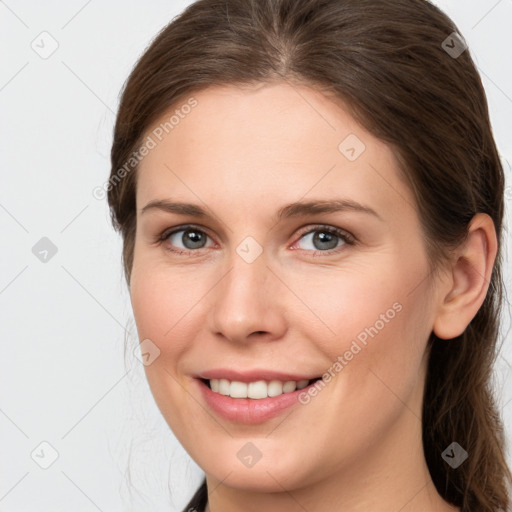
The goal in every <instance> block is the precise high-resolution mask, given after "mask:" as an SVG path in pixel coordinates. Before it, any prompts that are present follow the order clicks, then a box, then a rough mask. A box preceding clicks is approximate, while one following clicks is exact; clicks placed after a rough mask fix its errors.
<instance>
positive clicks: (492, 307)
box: [108, 0, 512, 512]
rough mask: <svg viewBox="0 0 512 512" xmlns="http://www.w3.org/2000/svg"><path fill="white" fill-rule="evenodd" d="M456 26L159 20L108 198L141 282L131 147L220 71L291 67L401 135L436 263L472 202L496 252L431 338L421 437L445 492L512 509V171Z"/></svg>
mask: <svg viewBox="0 0 512 512" xmlns="http://www.w3.org/2000/svg"><path fill="white" fill-rule="evenodd" d="M454 32H456V33H457V32H458V30H457V27H456V26H455V25H454V23H453V22H452V21H451V20H450V19H449V18H448V17H447V16H446V15H445V14H444V13H442V12H441V11H440V10H439V9H438V8H437V7H435V6H433V5H432V4H430V3H429V2H427V1H425V0H199V1H197V2H195V3H193V4H192V5H190V6H189V7H188V8H187V9H186V10H185V11H184V12H183V13H182V14H181V15H180V16H179V17H177V18H176V19H174V20H173V21H172V22H171V23H170V24H169V25H167V26H166V27H165V28H164V29H163V30H162V31H161V32H160V34H158V36H157V37H156V38H155V40H154V41H153V43H152V44H151V45H150V47H149V48H148V49H147V50H146V52H145V53H144V54H143V56H142V57H141V58H140V60H139V62H138V63H137V64H136V66H135V68H134V69H133V71H132V73H131V74H130V76H129V78H128V80H127V82H126V84H125V87H124V91H123V94H122V98H121V102H120V107H119V111H118V115H117V121H116V125H115V131H114V141H113V146H112V153H111V162H112V168H111V176H110V181H109V189H108V202H109V206H110V208H111V216H112V221H113V225H114V227H115V228H116V229H117V230H119V231H120V232H121V234H122V237H123V244H124V245H123V263H124V271H125V277H126V280H127V282H128V285H129V281H130V275H131V269H132V262H133V250H134V239H135V230H136V204H135V190H136V184H137V163H138V159H137V158H133V155H134V154H135V153H137V151H138V149H139V148H140V147H141V145H142V144H143V143H144V140H145V139H144V138H145V137H146V136H147V132H148V129H149V128H150V126H151V125H152V123H154V122H155V120H157V119H159V118H160V116H162V115H163V114H164V113H165V112H167V111H168V110H169V109H170V108H171V107H173V106H179V104H180V102H182V103H186V101H187V99H189V98H190V97H191V95H192V94H193V93H194V92H197V91H199V90H202V89H204V88H206V87H209V86H212V85H243V84H256V83H270V82H275V81H283V80H287V81H288V82H290V83H292V82H294V83H302V84H306V85H310V86H313V87H316V88H318V89H319V90H322V91H325V92H326V93H327V92H329V93H332V94H333V95H335V96H336V97H338V98H339V99H340V100H342V101H343V102H344V104H345V105H348V107H349V108H350V110H351V114H352V115H353V116H354V117H355V118H356V119H357V120H358V121H359V122H360V123H361V125H362V126H364V127H365V128H366V129H367V130H369V131H370V132H371V133H372V134H373V135H375V136H376V137H378V138H380V139H381V140H383V141H385V142H386V143H388V144H389V145H390V146H391V147H392V149H393V150H394V152H395V154H396V156H397V158H398V160H399V162H400V164H401V169H400V172H401V174H402V176H403V178H404V179H405V180H406V181H407V183H408V184H409V186H410V187H411V190H412V191H413V193H414V195H415V198H416V206H417V208H418V212H419V215H420V219H421V223H422V227H423V230H424V236H425V242H426V247H427V252H428V255H429V261H430V263H431V267H432V269H434V270H436V269H438V268H440V265H441V264H442V262H443V261H446V256H447V255H448V253H449V250H450V248H453V247H456V246H458V245H459V244H460V243H461V242H462V241H463V240H464V239H465V237H466V235H467V228H468V224H469V222H470V220H471V219H472V218H473V216H474V215H475V214H477V213H479V212H484V213H487V214H488V215H489V216H490V217H491V218H492V220H493V221H494V225H495V228H496V232H497V236H498V256H497V259H496V262H495V265H494V268H493V271H492V277H491V281H490V286H489V290H488V293H487V296H486V298H485V301H484V303H483V305H482V307H481V308H480V310H479V311H478V313H477V314H476V316H475V317H474V319H473V320H472V321H471V323H470V324H469V325H468V327H467V328H466V330H465V332H464V333H463V334H462V335H461V336H459V337H457V338H455V339H453V340H449V341H447V340H440V339H438V338H436V336H435V335H434V334H433V333H432V334H431V337H430V339H429V349H430V356H429V365H428V374H427V381H426V386H425V395H424V403H423V446H424V452H425V457H426V460H427V464H428V467H429V470H430V474H431V476H432V480H433V482H434V484H435V486H436V488H437V490H438V492H439V494H440V495H441V496H442V497H443V498H444V499H445V500H446V501H448V502H449V503H451V504H453V505H455V506H458V507H461V510H462V512H498V511H505V510H507V509H508V506H509V495H508V489H509V484H510V482H511V481H512V475H511V473H510V471H509V468H508V467H507V464H506V461H505V457H504V450H505V439H504V433H503V426H502V422H501V419H500V415H499V413H498V410H497V406H496V402H495V399H494V396H493V390H492V381H491V377H492V367H493V364H494V361H495V359H496V356H497V352H498V348H499V347H498V346H497V338H498V325H499V315H500V307H501V304H502V295H503V282H502V274H501V245H502V244H501V232H502V219H503V210H504V200H503V195H504V174H503V169H502V166H501V163H500V159H499V156H498V152H497V149H496V145H495V142H494V140H493V136H492V132H491V127H490V122H489V115H488V107H487V101H486V98H485V93H484V89H483V87H482V83H481V80H480V77H479V75H478V73H477V71H476V68H475V65H474V63H473V61H472V59H471V56H470V53H469V50H465V47H464V45H463V40H462V39H460V38H458V36H456V35H454V34H453V33H454ZM447 41H448V43H447ZM450 49H455V50H452V51H450ZM134 152H135V153H134ZM137 154H139V153H137ZM122 169H124V172H121V170H122ZM120 176H121V177H120ZM453 441H456V442H457V443H458V444H459V445H461V446H462V447H463V448H464V449H465V450H466V451H467V452H468V454H469V457H468V459H467V460H466V461H465V462H464V463H463V464H462V465H460V466H459V467H457V468H456V469H452V468H451V467H450V466H449V465H448V464H447V463H446V462H445V461H444V460H443V458H442V452H443V451H444V450H445V449H446V448H447V447H448V446H449V445H450V444H451V443H452V442H453ZM201 493H202V497H200V494H201ZM197 496H198V498H197V500H196V501H192V502H191V503H190V504H189V505H191V506H193V505H194V504H196V505H201V506H202V505H204V503H205V499H206V490H205V486H204V484H203V486H202V487H201V492H200V493H198V495H197Z"/></svg>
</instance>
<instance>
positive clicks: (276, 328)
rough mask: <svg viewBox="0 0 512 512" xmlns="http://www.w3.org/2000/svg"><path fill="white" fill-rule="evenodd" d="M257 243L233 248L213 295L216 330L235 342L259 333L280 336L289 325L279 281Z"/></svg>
mask: <svg viewBox="0 0 512 512" xmlns="http://www.w3.org/2000/svg"><path fill="white" fill-rule="evenodd" d="M254 242H255V241H253V240H245V241H243V242H242V243H241V244H240V245H239V246H238V247H237V248H236V250H235V251H233V253H232V255H231V257H230V261H229V270H228V271H227V273H226V274H225V275H224V277H223V278H222V279H221V281H220V282H219V283H218V285H217V286H216V287H215V292H214V294H213V297H212V298H213V305H212V315H211V321H212V329H213V330H214V331H215V332H216V333H221V334H222V335H224V336H225V337H226V338H228V339H230V340H233V341H243V340H245V339H246V338H247V337H248V336H250V335H251V334H252V333H255V332H265V333H269V334H270V335H271V337H279V336H281V335H282V331H283V329H284V328H285V325H284V316H283V314H282V311H281V308H280V307H279V298H278V297H279V292H278V283H277V282H276V279H275V277H274V276H273V274H272V272H271V271H270V269H269V268H268V266H267V265H268V261H267V258H266V257H265V256H266V255H265V254H264V253H263V250H262V248H261V250H259V249H258V247H256V245H255V243H254ZM258 245H259V244H258Z"/></svg>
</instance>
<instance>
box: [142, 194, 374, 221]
mask: <svg viewBox="0 0 512 512" xmlns="http://www.w3.org/2000/svg"><path fill="white" fill-rule="evenodd" d="M150 210H160V211H164V212H167V213H177V214H181V215H189V216H192V217H207V216H208V213H207V212H206V210H204V209H203V208H202V207H201V206H199V205H196V204H192V203H183V202H176V201H170V200H168V199H155V200H153V201H150V202H149V203H148V204H146V206H144V207H143V208H142V209H141V214H144V213H145V212H147V211H150ZM344 211H355V212H360V213H366V214H370V215H372V216H374V217H376V218H378V219H380V220H383V219H382V217H381V216H380V215H379V214H378V213H377V212H376V211H375V210H374V209H373V208H370V207H369V206H365V205H362V204H361V203H358V202H357V201H353V200H351V199H331V200H313V201H298V202H295V203H291V204H288V205H286V206H283V207H282V208H280V209H279V210H278V212H277V214H276V216H275V220H276V221H280V220H283V219H288V218H292V217H304V216H306V215H315V214H318V213H338V212H344Z"/></svg>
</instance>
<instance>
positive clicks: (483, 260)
mask: <svg viewBox="0 0 512 512" xmlns="http://www.w3.org/2000/svg"><path fill="white" fill-rule="evenodd" d="M497 249H498V242H497V238H496V229H495V228H494V222H493V221H492V219H491V217H489V215H487V214H485V213H478V214H477V215H475V216H474V217H473V219H472V220H471V222H470V225H469V232H468V237H467V239H466V241H465V242H464V244H462V246H461V247H460V248H458V249H457V250H456V251H455V255H454V260H453V261H454V262H453V263H452V264H451V267H450V268H449V269H448V279H447V280H446V281H443V284H442V286H441V287H440V295H439V305H438V310H437V315H436V318H435V321H434V326H433V331H434V334H435V335H436V336H437V337H438V338H441V339H446V340H448V339H452V338H455V337H457V336H460V335H461V334H462V333H463V332H464V330H465V329H466V327H467V326H468V325H469V323H470V322H471V320H472V319H473V318H474V317H475V315H476V314H477V312H478V310H479V309H480V307H481V305H482V304H483V302H484V299H485V296H486V295H487V290H488V288H489V283H490V280H491V273H492V269H493V266H494V261H495V259H496V253H497Z"/></svg>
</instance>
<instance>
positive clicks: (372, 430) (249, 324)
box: [130, 82, 496, 512]
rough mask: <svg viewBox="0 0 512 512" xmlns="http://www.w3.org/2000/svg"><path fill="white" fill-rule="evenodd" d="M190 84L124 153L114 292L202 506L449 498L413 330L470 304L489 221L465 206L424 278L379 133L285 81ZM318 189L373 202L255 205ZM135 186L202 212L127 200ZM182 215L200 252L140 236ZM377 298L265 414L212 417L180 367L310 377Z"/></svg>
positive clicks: (364, 505)
mask: <svg viewBox="0 0 512 512" xmlns="http://www.w3.org/2000/svg"><path fill="white" fill-rule="evenodd" d="M193 96H194V98H195V99H196V100H197V101H198V105H197V106H196V107H195V108H194V109H193V110H192V112H191V113H190V114H189V115H188V116H186V117H185V118H184V119H182V120H180V123H179V124H178V125H177V126H175V128H174V129H173V131H172V132H171V133H169V135H167V136H166V137H165V138H164V139H163V140H162V141H161V142H160V143H159V144H158V146H157V147H156V148H154V149H152V150H151V151H150V152H149V154H148V155H147V156H146V157H145V158H144V159H143V161H142V162H141V164H140V167H139V171H138V172H139V174H138V185H137V195H136V201H137V233H136V240H135V252H134V263H133V272H132V277H131V282H130V292H131V300H132V305H133V311H134V315H135V320H136V324H137V329H138V334H139V338H140V340H144V339H150V340H151V341H152V342H153V343H154V344H155V345H156V346H158V348H159V350H160V355H159V357H157V358H156V359H155V360H154V362H152V363H151V364H149V365H148V366H145V371H146V375H147V379H148V382H149V385H150V387H151V390H152V393H153V395H154V398H155V401H156V403H157V405H158V407H159V408H160V410H161V412H162V414H163V416H164V418H165V419H166V421H167V423H168V424H169V426H170V427H171V429H172V431H173V432H174V434H175V435H176V437H177V438H178V440H179V441H180V442H181V443H182V445H183V446H184V448H185V449H186V450H187V451H188V452H189V454H190V455H191V456H192V458H193V459H194V460H195V461H196V462H197V464H198V465H199V466H200V467H201V468H202V469H203V470H204V471H205V473H206V476H207V484H208V489H209V509H208V510H210V511H212V512H221V511H222V512H230V511H239V510H246V511H263V510H264V511H266V512H272V511H282V510H287V511H304V510H307V511H308V512H314V511H325V510H328V509H331V510H341V509H343V510H344V512H356V511H363V510H364V511H367V510H379V511H382V512H388V511H389V512H397V511H398V510H400V512H412V511H417V510H422V511H432V512H433V511H448V510H450V511H453V510H459V509H456V508H455V507H452V506H450V505H449V504H448V503H446V502H445V501H444V500H443V499H442V498H441V496H440V495H439V494H438V493H437V492H436V489H435V487H434V485H433V483H432V481H431V479H430V476H429V473H428V468H427V465H426V462H425V458H424V454H423V447H422V441H421V404H422V394H423V389H424V382H425V375H426V363H427V352H426V347H427V340H428V337H429V335H430V333H431V332H432V331H434V332H435V333H436V334H437V335H438V336H439V337H441V338H444V339H449V338H452V337H454V336H457V335H459V334H460V333H462V332H463V331H464V329H465V328H466V326H467V325H468V324H469V322H470V321H471V319H472V318H473V317H474V315H475V314H476V312H477V311H478V309H479V307H480V306H481V304H482V302H483V300H484V298H485V294H486V292H487V287H488V281H489V278H490V273H491V270H492V265H493V263H494V259H495V256H496V235H495V231H494V227H493V223H492V221H491V219H490V218H489V217H488V216H487V215H484V214H479V215H477V216H476V217H475V218H474V219H473V221H472V223H471V226H470V234H469V237H468V239H467V242H466V243H465V244H464V246H463V247H461V248H459V250H457V251H456V252H454V254H453V258H452V260H451V261H450V262H449V263H448V264H447V266H446V268H445V270H444V271H443V272H442V273H440V274H439V276H437V277H435V279H434V277H433V275H432V274H430V273H429V267H428V260H427V256H426V251H425V245H424V237H423V235H422V230H421V225H420V222H419V219H418V215H417V211H416V207H415V202H414V199H413V196H412V193H411V192H410V190H409V189H408V187H407V186H406V185H405V183H404V182H403V181H401V180H400V178H399V176H398V172H397V162H396V160H395V157H394V155H393V153H392V151H391V149H390V148H389V147H388V146H387V145H386V144H384V143H383V142H381V141H380V140H378V139H376V138H375V137H373V136H372V135H371V134H370V133H368V132H367V131H366V130H365V129H363V128H362V127H361V126H360V125H359V124H358V123H356V121H355V120H354V119H353V118H352V117H351V116H350V115H349V113H348V112H347V110H346V109H344V108H343V105H342V104H341V103H340V102H339V101H338V102H335V101H334V99H333V98H329V97H327V96H325V95H323V94H322V93H320V92H319V91H317V90H314V89H311V88H309V87H307V86H304V85H301V86H298V85H291V84H289V83H285V82H280V83H275V84H271V85H270V84H266V85H262V84H260V85H258V86H257V87H244V88H240V87H234V86H223V87H219V86H216V87H210V88H208V89H205V90H203V91H201V92H199V93H197V94H194V95H193ZM183 103H185V102H183ZM174 108H176V107H174ZM174 108H173V109H172V111H173V110H174ZM168 118H169V115H168V113H166V114H165V115H163V116H162V118H161V119H160V120H159V121H158V122H157V123H155V126H156V125H158V124H159V123H160V122H162V121H164V120H166V119H168ZM148 133H150V131H148ZM349 134H355V135H356V136H357V137H358V138H359V139H360V140H361V141H363V143H364V144H365V146H366V149H365V150H364V151H363V152H362V153H361V154H360V156H359V157H358V158H357V159H356V160H355V161H349V160H348V159H347V158H346V157H345V156H344V155H343V154H342V152H340V150H338V145H339V144H340V142H341V141H343V140H344V139H345V138H346V137H347V136H348V135H349ZM338 198H348V199H351V200H355V201H358V202H360V203H362V204H364V205H367V206H369V207H371V208H372V209H374V210H375V211H376V212H377V213H378V215H379V216H380V217H381V218H380V219H379V218H377V217H376V216H372V215H369V214H365V213H362V212H356V211H343V212H336V213H321V214H314V215H312V214H309V215H306V216H304V217H300V218H291V219H284V220H281V221H279V222H276V221H275V219H274V216H275V214H276V212H277V211H278V209H279V208H281V207H282V206H284V205H286V204H289V203H293V202H295V201H300V200H313V199H315V200H325V199H338ZM155 199H157V200H158V199H172V200H175V201H183V202H188V203H193V204H196V205H199V206H202V207H203V208H205V209H207V211H208V215H207V216H206V217H203V218H196V217H191V216H188V215H182V214H177V213H169V212H164V211H160V210H158V209H148V210H146V211H145V212H144V213H143V212H142V208H143V207H144V206H145V205H147V204H148V203H149V202H150V201H152V200H155ZM188 224H194V225H195V226H197V228H198V229H201V230H202V232H203V233H206V235H208V238H206V244H205V246H204V247H203V248H199V249H194V248H192V249H190V248H189V247H190V245H189V246H185V245H183V239H182V235H183V232H180V233H178V235H173V236H172V237H170V238H167V240H165V241H160V242H158V241H156V240H157V239H158V237H159V235H160V234H162V233H164V232H165V231H166V230H169V229H170V228H179V227H180V226H183V225H188ZM317 224H321V225H322V226H328V227H330V226H332V227H338V228H340V229H342V230H345V231H347V232H348V233H350V234H352V235H353V236H354V237H355V238H356V240H357V243H356V244H355V245H349V244H346V243H344V241H343V240H342V239H341V238H336V237H335V241H337V242H338V246H337V247H336V248H335V249H329V248H328V249H327V250H326V249H323V252H322V248H323V247H325V244H324V245H323V246H322V245H321V244H320V245H319V244H318V243H317V244H314V243H313V241H312V235H309V236H308V235H307V234H306V233H308V232H310V231H311V230H312V229H313V228H316V225H317ZM316 229H318V230H319V231H322V228H316ZM203 236H204V235H203ZM248 236H251V237H253V238H254V239H255V240H256V241H257V242H258V243H259V244H260V246H261V248H262V249H263V252H262V254H261V255H260V256H259V257H257V258H256V259H255V260H254V261H253V262H252V263H247V262H246V261H245V260H244V259H243V258H242V257H240V256H239V254H238V253H237V252H236V248H237V247H238V246H239V244H240V243H241V242H242V241H243V240H244V239H245V238H246V237H248ZM173 244H174V245H173ZM173 247H174V248H175V249H176V250H183V251H185V254H178V253H173V252H170V251H169V250H168V249H169V248H173ZM329 247H330V246H329ZM340 248H341V249H340ZM315 251H316V254H313V253H314V252H315ZM336 251H338V252H336ZM395 303H399V304H400V305H401V307H402V309H401V311H400V312H399V313H397V314H396V315H395V316H394V318H393V319H391V320H389V321H388V322H387V323H385V326H384V328H382V329H381V330H380V331H379V332H378V334H377V335H375V336H374V337H373V338H369V339H368V343H367V345H366V346H364V348H362V350H360V352H358V353H357V355H355V356H354V357H353V359H352V360H350V361H349V362H348V363H347V364H346V366H344V367H343V369H342V371H340V372H339V373H338V374H337V375H336V376H335V377H334V378H333V379H332V380H331V381H330V382H329V383H328V384H327V385H326V386H325V388H324V389H323V390H322V391H321V392H319V393H318V395H317V396H315V397H314V398H312V399H311V401H310V402H309V403H308V404H307V405H300V404H297V405H295V406H293V408H291V409H288V410H286V411H285V412H284V413H282V414H280V415H279V416H277V417H276V418H274V419H271V420H269V421H267V422H263V423H259V424H256V425H242V424H239V423H235V422H230V421H227V420H225V419H223V418H222V417H219V416H217V415H216V414H215V413H214V412H212V411H211V410H210V409H208V406H207V405H206V403H205V402H204V400H203V398H202V396H201V395H200V393H199V392H198V387H197V385H196V384H197V383H196V382H195V381H194V379H193V378H192V375H194V374H197V373H198V372H200V371H204V370H207V369H211V368H219V367H228V368H230V367H234V368H238V369H252V368H269V369H272V370H276V371H288V372H293V373H295V372H298V373H301V374H305V375H322V373H323V372H325V371H326V370H327V369H328V368H329V367H332V365H333V363H334V362H335V361H336V360H337V357H338V356H340V355H343V354H344V353H345V352H346V351H347V350H348V349H349V348H350V345H351V343H352V341H353V340H354V339H356V337H357V335H358V334H359V333H361V332H362V331H364V329H365V328H367V327H370V326H373V325H375V323H376V321H377V320H379V318H381V317H380V315H381V314H385V313H386V311H387V310H389V309H390V308H392V305H393V304H395ZM447 343H449V341H447ZM247 442H251V443H253V444H254V445H255V446H256V447H257V449H258V450H259V451H260V452H261V454H262V457H261V459H260V460H259V461H258V462H257V463H256V464H255V465H254V466H252V467H246V466H244V464H242V463H241V461H240V460H239V458H238V457H237V452H238V451H239V450H240V449H241V448H242V447H243V446H244V445H245V444H246V443H247Z"/></svg>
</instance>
